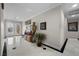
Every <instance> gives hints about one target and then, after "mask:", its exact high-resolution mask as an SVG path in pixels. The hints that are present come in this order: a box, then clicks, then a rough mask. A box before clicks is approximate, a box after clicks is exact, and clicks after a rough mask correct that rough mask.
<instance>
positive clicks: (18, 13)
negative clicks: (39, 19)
mask: <svg viewBox="0 0 79 59" xmlns="http://www.w3.org/2000/svg"><path fill="white" fill-rule="evenodd" d="M74 4H75V3H5V4H4V6H5V9H4V18H5V19H7V20H16V21H26V20H29V19H30V18H32V17H34V16H37V15H39V14H41V13H43V12H45V11H47V10H49V9H51V8H55V7H57V6H59V5H61V6H62V9H63V11H64V14H65V17H67V18H73V17H71V16H72V15H73V14H75V15H76V16H75V17H79V4H78V5H77V7H72V6H73V5H74Z"/></svg>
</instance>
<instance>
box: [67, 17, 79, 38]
mask: <svg viewBox="0 0 79 59" xmlns="http://www.w3.org/2000/svg"><path fill="white" fill-rule="evenodd" d="M67 22H78V31H68V26H67V38H79V19H74V18H70V19H67Z"/></svg>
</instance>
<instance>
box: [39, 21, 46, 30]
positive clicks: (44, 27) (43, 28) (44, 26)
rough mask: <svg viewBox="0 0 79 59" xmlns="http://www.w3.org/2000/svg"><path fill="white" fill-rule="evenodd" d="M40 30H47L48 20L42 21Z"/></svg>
mask: <svg viewBox="0 0 79 59" xmlns="http://www.w3.org/2000/svg"><path fill="white" fill-rule="evenodd" d="M40 30H46V22H42V23H40Z"/></svg>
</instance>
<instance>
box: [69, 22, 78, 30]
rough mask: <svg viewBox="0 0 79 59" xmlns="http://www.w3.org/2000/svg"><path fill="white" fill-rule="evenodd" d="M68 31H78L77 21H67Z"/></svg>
mask: <svg viewBox="0 0 79 59" xmlns="http://www.w3.org/2000/svg"><path fill="white" fill-rule="evenodd" d="M68 31H78V22H69V23H68Z"/></svg>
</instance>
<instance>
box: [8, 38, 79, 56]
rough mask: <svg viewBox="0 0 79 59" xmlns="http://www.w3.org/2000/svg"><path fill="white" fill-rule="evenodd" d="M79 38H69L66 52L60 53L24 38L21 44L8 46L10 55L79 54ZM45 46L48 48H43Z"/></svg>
mask: <svg viewBox="0 0 79 59" xmlns="http://www.w3.org/2000/svg"><path fill="white" fill-rule="evenodd" d="M78 44H79V40H77V39H69V40H68V42H67V45H66V47H65V50H64V53H60V52H58V51H55V50H53V49H50V48H48V47H45V46H42V47H37V46H36V44H33V43H30V42H28V41H26V40H22V42H21V44H20V45H19V46H17V47H16V49H14V50H13V49H12V47H10V46H8V47H7V55H8V56H78V55H79V45H78ZM43 47H45V48H46V50H43Z"/></svg>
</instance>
